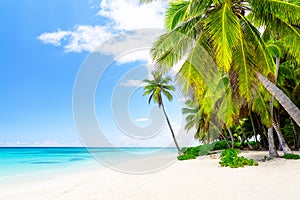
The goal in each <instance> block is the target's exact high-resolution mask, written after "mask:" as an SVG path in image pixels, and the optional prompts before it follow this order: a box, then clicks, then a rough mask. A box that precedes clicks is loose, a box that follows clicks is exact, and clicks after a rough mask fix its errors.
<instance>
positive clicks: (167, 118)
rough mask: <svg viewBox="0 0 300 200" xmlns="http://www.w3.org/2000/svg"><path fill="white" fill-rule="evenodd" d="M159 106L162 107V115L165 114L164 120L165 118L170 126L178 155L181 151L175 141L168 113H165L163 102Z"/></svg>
mask: <svg viewBox="0 0 300 200" xmlns="http://www.w3.org/2000/svg"><path fill="white" fill-rule="evenodd" d="M161 107H162V110H163V112H164V115H165V117H166V120H167V123H168V126H169V128H170V131H171V133H172V137H173V140H174V143H175V145H176V148H177V150H178V154H179V155H182V152H181V150H180V148H179V145H178V143H177V140H176V137H175V134H174V131H173V128H172V126H171V123H170V120H169V117H168V115H167V113H166V110H165V107H164V104H161Z"/></svg>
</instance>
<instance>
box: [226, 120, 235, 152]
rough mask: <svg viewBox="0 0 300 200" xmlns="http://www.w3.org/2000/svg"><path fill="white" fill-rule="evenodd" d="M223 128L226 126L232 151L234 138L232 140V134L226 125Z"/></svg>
mask: <svg viewBox="0 0 300 200" xmlns="http://www.w3.org/2000/svg"><path fill="white" fill-rule="evenodd" d="M225 126H226V128H227V130H228V133H229V135H230V138H231V148H232V149H233V148H234V138H233V135H232V132H231V130H230V128H229V127H228V126H227V124H226V123H225Z"/></svg>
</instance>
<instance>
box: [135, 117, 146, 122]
mask: <svg viewBox="0 0 300 200" xmlns="http://www.w3.org/2000/svg"><path fill="white" fill-rule="evenodd" d="M149 120H150V119H149V118H146V117H143V118H138V119H136V120H135V121H137V122H147V121H149Z"/></svg>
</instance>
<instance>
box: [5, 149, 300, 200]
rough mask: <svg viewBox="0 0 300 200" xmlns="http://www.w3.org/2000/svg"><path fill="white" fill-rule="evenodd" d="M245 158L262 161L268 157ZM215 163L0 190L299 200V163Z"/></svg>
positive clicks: (60, 196) (105, 172)
mask: <svg viewBox="0 0 300 200" xmlns="http://www.w3.org/2000/svg"><path fill="white" fill-rule="evenodd" d="M297 153H299V152H297ZM242 155H243V156H245V157H248V158H254V159H256V160H262V159H263V158H264V156H265V155H267V152H244V153H242ZM216 157H217V156H216V155H212V156H206V157H200V158H198V159H195V160H189V161H176V162H175V163H174V164H172V165H171V166H169V167H167V168H165V169H162V170H160V171H157V172H154V173H149V174H143V175H132V174H124V173H120V172H116V171H114V170H111V169H108V168H102V169H90V170H85V171H83V170H81V171H73V172H70V173H68V174H64V175H60V176H55V177H48V178H45V177H44V178H41V177H32V180H31V181H24V180H23V181H18V182H16V183H12V182H10V183H7V184H5V185H0V187H1V188H0V191H1V192H0V199H5V200H27V199H28V200H46V199H47V200H48V199H49V200H54V199H55V200H98V199H99V200H102V199H201V200H204V199H210V200H214V199H230V200H233V199H272V200H274V199H280V200H282V199H300V160H285V159H275V160H272V161H267V162H259V166H258V167H245V168H238V169H230V168H222V167H220V166H219V164H218V162H219V159H217V158H216ZM153 162H155V160H153Z"/></svg>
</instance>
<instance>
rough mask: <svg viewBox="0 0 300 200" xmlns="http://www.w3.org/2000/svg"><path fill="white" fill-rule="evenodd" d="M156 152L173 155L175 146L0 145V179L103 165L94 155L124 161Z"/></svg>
mask: <svg viewBox="0 0 300 200" xmlns="http://www.w3.org/2000/svg"><path fill="white" fill-rule="evenodd" d="M120 152H124V153H120ZM156 152H158V153H159V154H174V155H176V149H175V148H165V149H162V148H88V149H87V148H84V147H55V148H52V147H0V179H1V178H3V177H6V178H8V177H10V176H17V175H24V174H36V173H40V172H42V173H43V172H47V173H48V172H53V171H56V172H57V171H61V172H64V171H68V170H70V169H76V168H82V167H83V166H85V167H88V166H89V167H91V165H93V166H97V167H103V165H101V164H100V163H99V162H97V161H96V160H97V159H95V156H96V157H98V158H105V159H110V160H113V161H114V162H116V163H118V162H124V161H126V159H127V157H128V154H130V155H133V156H134V155H143V154H145V155H146V154H152V153H156Z"/></svg>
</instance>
